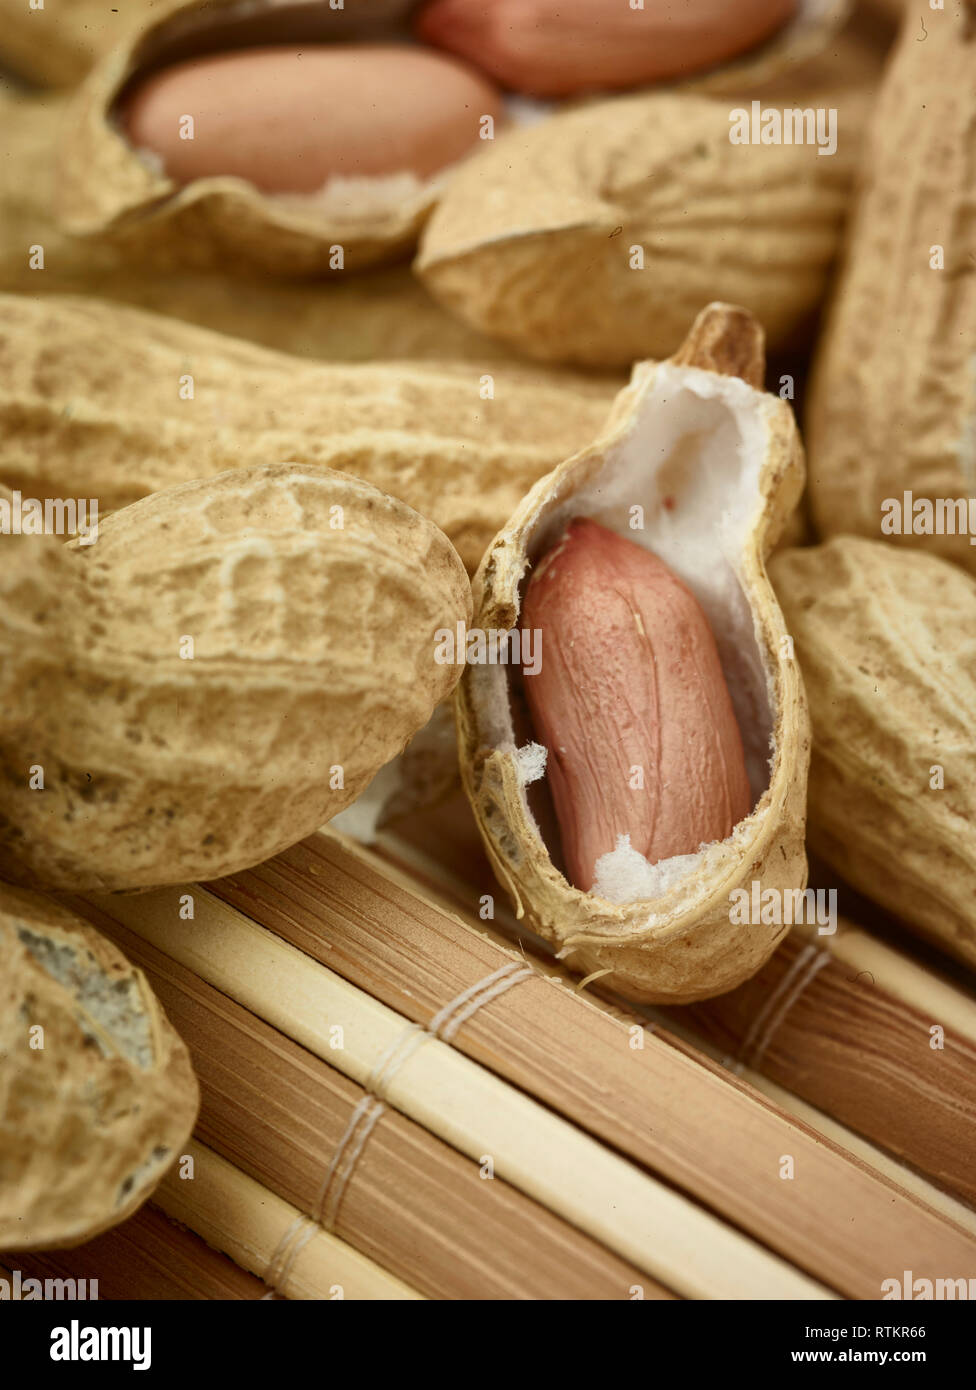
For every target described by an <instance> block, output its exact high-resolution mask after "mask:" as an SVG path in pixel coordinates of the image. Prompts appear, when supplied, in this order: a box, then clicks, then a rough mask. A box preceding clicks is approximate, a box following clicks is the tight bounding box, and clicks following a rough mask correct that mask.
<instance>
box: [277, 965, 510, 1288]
mask: <svg viewBox="0 0 976 1390" xmlns="http://www.w3.org/2000/svg"><path fill="white" fill-rule="evenodd" d="M534 974H535V971H534V970H533V969H532V967H531V966H530V965H520V964H519V962H518V961H514V960H513V961H509V962H508V963H507V964H506V965H503V966H501V967H500V968H499V969H498V970H493V971H492V973H491V974H490V975H486V976H485V978H484V979H483V980H478V982H477V983H476V984H473V985H470V986H469V987H468V988H467V989H465V990H462V991H461V993H460V994H459V995H457V996H456V997H455V998H454V999H452V1000H450V1001H449V1003H447V1004H445V1005H444V1007H443V1008H442V1009H440V1010H438V1012H437V1013H436V1014H434V1016H433V1018H431V1020H430V1021H429V1023H428V1024H427V1026H426V1027H423V1026H421V1024H419V1023H409V1024H408V1025H407V1026H406V1028H404V1030H403V1032H402V1033H398V1034H397V1036H396V1037H395V1038H394V1039H393V1041H392V1042H391V1043H390V1045H389V1046H388V1047H386V1048H384V1049H383V1051H382V1052H381V1053H380V1055H379V1057H378V1058H377V1059H376V1061H375V1063H374V1064H373V1068H372V1070H371V1071H370V1074H369V1076H368V1077H367V1078H366V1082H365V1084H364V1087H363V1089H364V1091H365V1092H366V1094H365V1095H364V1096H362V1097H361V1099H360V1100H359V1101H358V1103H357V1104H356V1106H355V1107H354V1109H353V1111H352V1114H351V1115H350V1116H349V1123H348V1124H347V1125H346V1128H345V1131H344V1133H343V1135H342V1138H341V1139H340V1140H339V1143H338V1145H337V1146H336V1150H335V1153H334V1154H333V1155H332V1160H331V1162H330V1164H329V1167H328V1170H327V1171H326V1174H325V1177H324V1178H323V1180H322V1186H321V1187H320V1188H319V1190H318V1193H317V1195H316V1198H315V1202H314V1204H313V1207H312V1212H313V1215H312V1216H299V1217H297V1218H296V1219H295V1220H294V1221H293V1222H292V1223H291V1225H290V1226H289V1227H288V1229H287V1231H285V1233H284V1235H283V1236H282V1237H281V1240H279V1242H278V1244H277V1245H276V1246H275V1248H274V1250H273V1251H272V1254H271V1258H270V1260H269V1261H268V1266H267V1269H266V1271H265V1275H264V1282H265V1283H266V1284H267V1285H268V1286H269V1289H270V1292H269V1293H267V1294H265V1295H264V1297H265V1298H271V1297H272V1296H273V1295H274V1294H275V1293H281V1292H282V1289H283V1288H284V1285H285V1283H286V1282H287V1279H288V1276H289V1275H290V1274H291V1271H292V1268H293V1266H294V1263H295V1260H296V1259H297V1258H298V1256H299V1255H300V1254H301V1252H302V1250H304V1248H305V1246H306V1245H307V1244H308V1242H309V1241H310V1240H311V1239H312V1236H313V1235H315V1233H316V1231H318V1230H320V1229H324V1230H332V1228H333V1226H334V1225H335V1220H336V1216H337V1214H338V1211H339V1207H340V1205H341V1203H342V1198H343V1196H344V1195H345V1191H346V1188H347V1187H348V1185H349V1182H350V1179H351V1178H352V1175H353V1173H354V1172H355V1169H356V1165H357V1163H358V1162H359V1159H360V1157H361V1156H362V1153H363V1150H364V1149H365V1147H366V1144H367V1142H368V1140H369V1136H370V1135H371V1134H372V1132H373V1130H374V1129H375V1127H376V1124H377V1122H378V1121H379V1119H380V1116H381V1115H382V1114H383V1113H384V1111H385V1110H386V1109H387V1104H386V1097H387V1095H388V1093H389V1088H390V1086H391V1084H392V1082H393V1080H394V1078H395V1076H396V1074H397V1072H398V1071H399V1070H400V1068H401V1067H402V1066H403V1064H404V1063H405V1062H406V1061H408V1060H409V1059H410V1058H411V1057H412V1056H413V1055H414V1053H415V1052H416V1051H417V1050H418V1048H420V1047H422V1046H423V1045H424V1043H427V1042H430V1041H431V1040H432V1039H433V1038H438V1039H440V1041H442V1042H445V1043H450V1042H451V1040H452V1039H453V1038H454V1037H456V1036H457V1033H458V1030H459V1029H460V1028H461V1026H462V1024H464V1023H466V1022H467V1021H468V1019H469V1018H471V1017H472V1016H473V1015H474V1014H476V1013H477V1012H478V1010H479V1009H480V1008H483V1007H484V1005H485V1004H490V1003H491V1002H492V1000H493V999H497V998H498V997H499V995H502V994H504V993H505V992H506V990H509V989H511V988H512V987H513V986H514V985H517V984H520V983H521V982H522V981H523V980H527V979H529V978H530V976H532V975H534ZM344 1158H345V1159H346V1164H345V1168H344V1169H343V1167H342V1164H343V1159H344ZM279 1261H283V1264H282V1267H281V1269H280V1271H279V1272H277V1273H276V1272H275V1267H276V1265H277V1264H278V1262H279Z"/></svg>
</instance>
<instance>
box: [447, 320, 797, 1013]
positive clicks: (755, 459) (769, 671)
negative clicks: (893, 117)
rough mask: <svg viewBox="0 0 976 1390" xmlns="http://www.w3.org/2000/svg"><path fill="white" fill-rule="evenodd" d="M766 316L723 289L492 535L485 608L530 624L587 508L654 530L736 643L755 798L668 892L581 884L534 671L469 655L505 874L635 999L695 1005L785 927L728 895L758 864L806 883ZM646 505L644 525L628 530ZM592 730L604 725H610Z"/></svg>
mask: <svg viewBox="0 0 976 1390" xmlns="http://www.w3.org/2000/svg"><path fill="white" fill-rule="evenodd" d="M762 371H763V348H762V334H761V330H760V329H759V327H758V325H757V324H756V323H755V320H753V319H752V318H751V317H750V316H749V315H748V314H746V313H745V312H744V311H742V310H739V309H734V308H731V307H730V306H727V305H720V304H713V305H711V306H709V308H708V309H706V310H705V311H703V313H702V314H701V315H700V316H699V318H698V320H697V321H696V323H695V325H694V327H693V329H692V331H691V333H690V334H689V336H688V338H687V340H686V342H685V344H684V346H683V347H682V349H681V351H680V352H679V353H678V354H676V356H675V357H674V358H673V359H672V360H671V361H669V362H663V363H654V362H645V363H641V364H639V365H638V366H637V367H636V368H635V371H634V377H633V381H632V383H631V385H630V386H629V387H628V388H627V389H626V390H625V391H623V392H622V393H621V395H620V397H619V398H618V401H617V405H616V408H615V410H614V413H613V417H612V420H611V424H610V426H609V427H608V429H607V431H606V432H605V433H604V434H602V435H601V436H600V438H599V439H597V440H596V442H595V443H594V444H592V445H591V446H590V447H589V448H587V449H584V450H583V451H582V452H581V453H578V454H576V455H575V456H574V457H573V458H571V459H569V460H568V461H567V462H565V463H563V464H561V465H560V466H559V467H558V468H556V469H555V470H554V471H553V472H552V473H551V474H549V476H548V477H546V478H543V479H542V480H541V481H540V482H539V483H537V484H536V486H535V487H534V488H533V489H532V491H531V492H530V493H529V494H528V496H527V497H526V498H525V500H524V501H523V503H522V505H521V506H520V507H519V508H518V510H517V511H516V513H515V515H514V516H513V517H512V519H511V520H510V522H509V523H508V525H507V526H506V527H505V528H504V530H503V531H502V532H501V533H500V534H499V535H498V536H497V537H496V538H495V540H494V541H493V542H492V544H491V546H490V547H489V549H488V551H487V553H486V555H485V558H484V560H483V562H482V565H481V568H480V569H479V571H478V574H477V576H476V578H475V581H474V591H475V617H474V624H475V626H477V627H479V628H482V629H485V630H489V629H505V630H507V629H510V628H512V627H514V626H515V625H516V624H517V621H518V616H519V611H520V605H521V586H522V584H523V581H524V580H525V578H526V574H527V572H528V570H529V568H530V567H531V565H532V563H533V562H534V561H535V560H536V559H537V558H538V557H539V555H540V554H542V553H543V552H544V551H545V550H546V549H547V548H548V546H549V545H550V544H551V543H552V542H553V541H554V540H555V538H556V537H557V536H558V534H559V533H560V530H561V528H562V527H563V526H564V525H565V523H566V521H567V520H568V519H570V518H571V517H572V516H574V515H586V516H592V517H595V518H596V519H597V520H599V521H601V522H602V523H603V524H604V525H608V526H610V527H611V529H615V530H619V531H620V532H621V533H623V534H626V535H629V536H630V538H631V539H632V540H640V541H641V543H643V544H646V545H647V547H648V548H649V549H651V550H653V551H655V553H657V554H659V555H660V556H661V558H663V559H664V560H665V562H666V563H668V564H670V565H671V566H672V568H673V569H675V570H676V572H677V573H678V574H679V575H680V576H681V577H682V578H683V579H684V580H685V582H686V583H687V584H689V586H690V587H691V588H692V589H693V590H694V592H695V593H696V595H697V597H698V599H699V601H700V602H701V604H702V606H703V608H704V609H705V612H706V615H707V616H708V618H709V620H710V623H711V626H712V630H713V632H714V634H715V637H716V640H717V642H718V646H719V655H720V657H721V660H722V665H723V669H724V671H725V675H726V678H727V680H728V683H729V687H730V692H731V694H732V699H733V706H734V708H735V712H736V717H737V720H738V722H739V726H740V729H741V731H742V735H743V742H744V746H745V750H746V760H747V766H748V768H749V773H750V783H751V785H752V787H753V793H754V797H755V804H754V809H753V811H752V812H751V814H750V815H749V816H748V817H747V818H746V819H745V820H744V821H742V822H741V823H740V824H739V825H738V826H736V827H735V830H734V831H733V834H732V836H731V837H730V838H729V839H728V840H725V841H723V842H721V843H716V844H713V845H710V846H707V847H704V848H703V849H702V850H701V851H700V852H699V854H698V855H696V856H688V858H687V860H671V861H669V864H668V865H667V866H662V867H661V868H660V870H659V882H660V889H659V891H658V892H657V893H656V895H655V896H654V897H648V898H643V899H640V900H636V901H630V902H626V903H613V902H609V901H607V900H605V899H603V898H598V897H597V896H595V894H593V893H584V892H580V891H579V890H577V889H576V888H573V887H571V885H570V884H569V883H568V882H567V880H566V878H565V877H564V876H563V874H562V873H561V872H560V870H559V868H558V867H557V866H556V864H555V863H554V862H553V859H552V857H551V855H550V852H549V849H548V848H547V844H546V842H545V840H544V838H543V833H542V832H541V831H540V823H539V820H538V819H537V817H536V814H535V811H534V810H533V809H532V808H531V807H530V800H529V795H530V794H529V793H528V792H527V786H528V784H529V782H530V781H531V780H532V772H533V768H532V757H531V750H530V754H527V753H526V751H525V750H526V749H527V748H528V746H529V740H530V739H531V735H530V734H529V733H528V732H527V731H525V730H523V729H522V728H520V727H519V725H518V704H519V693H518V676H517V672H516V673H514V674H512V673H511V672H510V668H506V667H504V666H500V665H494V666H492V665H469V666H468V668H467V671H466V673H465V677H464V680H463V681H462V683H461V686H460V687H459V689H458V696H457V705H458V726H459V740H460V751H461V773H462V778H463V781H464V784H465V789H466V791H467V793H468V796H469V798H470V800H471V804H472V806H473V808H474V812H475V816H476V818H477V820H478V824H479V827H480V829H481V833H482V836H483V838H484V841H485V845H486V847H487V851H488V855H489V857H490V859H491V861H492V864H493V866H494V868H495V872H496V873H497V875H498V877H499V879H500V881H501V882H502V884H503V885H504V886H505V888H506V889H507V890H508V891H509V893H510V894H511V896H512V898H513V900H514V903H515V905H516V909H517V911H518V914H519V916H520V917H523V918H524V920H525V922H526V923H527V925H528V926H529V927H531V928H532V929H533V930H534V931H537V932H539V933H540V934H541V935H542V936H544V937H546V938H547V939H548V940H550V941H552V942H553V943H554V944H555V945H556V946H557V947H559V949H560V954H561V955H563V956H565V959H566V962H567V964H568V965H570V966H571V967H572V968H573V969H574V970H578V971H580V972H581V973H590V972H596V971H600V972H603V973H605V974H606V983H607V985H608V986H610V987H611V988H613V989H614V990H616V991H618V992H619V993H621V994H624V995H626V996H628V997H629V998H633V999H640V1000H646V1001H650V1002H655V1003H670V1004H681V1003H688V1002H690V1001H691V1000H695V999H703V998H707V997H708V996H709V995H713V994H719V993H722V992H723V991H725V990H729V989H733V988H734V987H735V986H736V985H738V984H740V983H741V982H742V981H743V980H745V979H747V978H748V977H749V976H750V975H752V974H753V973H754V972H755V971H756V970H758V969H759V967H760V966H761V965H762V963H763V962H764V961H765V960H766V959H767V958H768V956H769V955H770V954H771V952H772V951H773V950H774V949H775V947H776V944H777V942H778V941H779V940H781V938H782V936H783V934H784V933H785V932H786V931H787V930H788V928H787V927H786V926H777V925H760V924H754V925H751V926H746V927H743V926H737V925H733V924H732V922H731V921H730V896H729V895H730V893H731V892H732V891H733V890H734V889H739V888H745V889H746V890H747V891H750V885H751V883H752V882H753V881H754V880H755V881H758V882H759V883H760V884H761V885H762V888H763V889H764V890H765V889H769V888H775V889H797V888H802V887H803V885H804V883H805V880H806V858H805V855H804V848H803V829H804V811H805V802H806V771H807V761H808V756H809V728H808V721H807V714H806V706H805V703H804V697H803V687H802V682H801V679H800V674H799V670H798V668H797V665H796V663H795V662H794V661H793V660H792V659H790V658H789V656H788V653H786V652H785V651H784V648H783V645H782V639H783V637H784V635H785V632H786V629H785V626H784V623H783V618H782V615H781V613H780V611H779V608H778V606H777V604H776V601H775V598H774V596H773V592H772V589H771V588H770V586H769V582H768V580H767V578H766V572H765V568H764V562H765V557H766V555H767V553H768V551H769V549H770V548H771V546H772V545H774V544H775V542H776V540H777V538H778V536H779V535H780V533H781V531H782V529H783V527H784V525H785V523H786V520H787V518H788V517H789V514H790V512H791V511H792V509H793V508H794V506H795V505H796V502H797V500H798V498H799V495H800V492H801V490H802V486H803V454H802V447H801V445H800V441H799V436H798V434H797V430H796V425H795V423H794V420H793V415H792V412H791V410H790V408H789V406H788V405H787V404H786V403H785V402H784V401H782V400H779V399H777V398H774V397H772V396H768V395H765V394H764V393H763V392H762V390H761V382H762ZM634 506H640V507H642V508H643V509H644V526H645V531H644V533H643V534H640V533H638V532H635V531H633V530H631V529H629V519H630V517H631V515H632V512H631V508H633V507H634ZM594 737H598V731H597V730H594Z"/></svg>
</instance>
